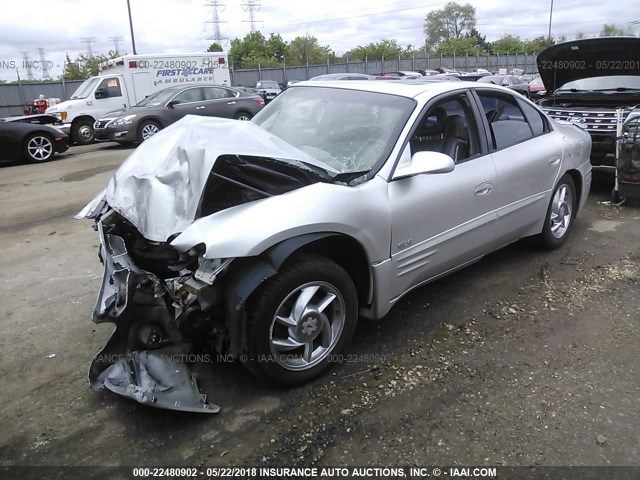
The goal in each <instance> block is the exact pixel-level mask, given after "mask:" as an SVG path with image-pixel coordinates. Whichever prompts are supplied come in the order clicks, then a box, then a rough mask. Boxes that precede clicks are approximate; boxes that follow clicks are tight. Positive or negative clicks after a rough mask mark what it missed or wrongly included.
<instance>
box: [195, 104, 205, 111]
mask: <svg viewBox="0 0 640 480" xmlns="http://www.w3.org/2000/svg"><path fill="white" fill-rule="evenodd" d="M196 110H204V105H200V106H199V107H196Z"/></svg>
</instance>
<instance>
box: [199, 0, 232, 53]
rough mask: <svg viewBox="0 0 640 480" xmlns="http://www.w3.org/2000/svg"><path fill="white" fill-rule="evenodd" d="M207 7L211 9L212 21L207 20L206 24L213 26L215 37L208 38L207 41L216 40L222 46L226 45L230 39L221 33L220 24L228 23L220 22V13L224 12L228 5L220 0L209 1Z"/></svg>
mask: <svg viewBox="0 0 640 480" xmlns="http://www.w3.org/2000/svg"><path fill="white" fill-rule="evenodd" d="M205 6H207V7H211V20H207V21H205V22H204V23H211V24H213V36H212V37H209V38H207V40H214V41H215V42H217V43H219V44H220V45H222V44H223V43H226V40H228V38H227V37H225V36H224V35H223V34H222V32H221V31H220V24H221V23H227V22H226V21H224V20H220V12H223V11H224V7H226V5H225V4H224V3H222V2H221V1H220V0H209V1H208V2H207V3H206V4H205Z"/></svg>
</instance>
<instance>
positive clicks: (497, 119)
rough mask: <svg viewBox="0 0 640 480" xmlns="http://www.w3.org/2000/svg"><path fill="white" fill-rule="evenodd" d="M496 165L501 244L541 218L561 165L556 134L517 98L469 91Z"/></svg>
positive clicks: (528, 105)
mask: <svg viewBox="0 0 640 480" xmlns="http://www.w3.org/2000/svg"><path fill="white" fill-rule="evenodd" d="M475 92H476V94H477V98H478V101H479V104H480V105H482V108H483V111H484V113H485V115H484V116H485V128H486V129H487V131H488V135H487V136H488V137H489V138H490V140H491V142H490V145H489V146H490V149H491V150H492V156H493V160H494V163H495V166H496V173H497V185H496V192H495V193H496V198H497V200H498V211H497V213H498V225H497V232H498V233H499V235H500V237H501V243H502V244H506V243H510V242H512V241H514V240H517V239H518V238H520V237H522V236H523V235H528V234H530V233H535V232H530V230H531V229H532V228H534V226H536V225H537V224H539V223H540V221H541V220H543V219H544V216H545V215H546V211H547V207H548V205H549V198H550V195H551V192H552V190H553V187H554V185H555V182H556V181H557V179H558V175H559V173H560V169H561V164H562V136H561V135H559V134H557V133H556V132H554V131H553V130H552V129H551V127H550V125H549V123H548V121H547V119H546V117H545V116H544V115H543V114H542V113H541V112H540V111H539V110H538V109H537V108H536V107H534V106H532V105H531V104H530V103H528V102H527V101H526V100H524V99H522V98H521V97H519V96H518V95H515V94H512V93H509V92H498V91H495V90H481V89H477V90H475Z"/></svg>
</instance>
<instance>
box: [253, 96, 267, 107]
mask: <svg viewBox="0 0 640 480" xmlns="http://www.w3.org/2000/svg"><path fill="white" fill-rule="evenodd" d="M253 101H254V102H256V103H257V104H258V105H264V98H262V97H253Z"/></svg>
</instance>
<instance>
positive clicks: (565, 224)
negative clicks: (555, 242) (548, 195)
mask: <svg viewBox="0 0 640 480" xmlns="http://www.w3.org/2000/svg"><path fill="white" fill-rule="evenodd" d="M572 208H573V198H572V196H571V193H570V192H569V187H568V186H567V185H561V186H560V188H558V190H557V191H556V193H555V195H554V196H553V202H552V204H551V218H550V220H551V222H550V224H551V234H552V235H553V236H554V237H555V238H562V237H563V236H564V234H565V233H567V230H569V226H570V225H571V215H572Z"/></svg>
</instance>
